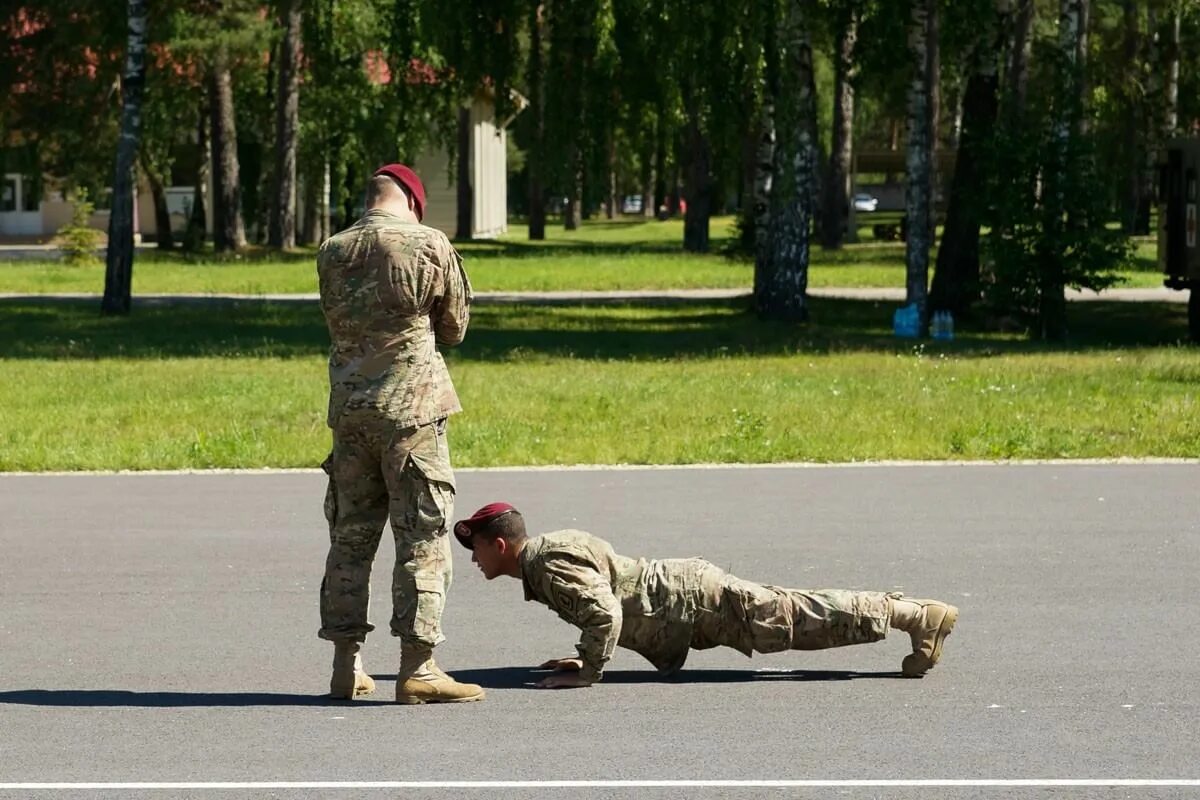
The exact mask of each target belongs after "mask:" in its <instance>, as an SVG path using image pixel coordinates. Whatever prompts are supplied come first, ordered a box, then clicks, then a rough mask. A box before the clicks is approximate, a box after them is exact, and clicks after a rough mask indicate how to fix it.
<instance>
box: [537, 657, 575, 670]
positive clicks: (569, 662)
mask: <svg viewBox="0 0 1200 800" xmlns="http://www.w3.org/2000/svg"><path fill="white" fill-rule="evenodd" d="M538 669H552V670H554V671H555V672H579V670H581V669H583V660H582V659H579V658H552V659H550V660H549V661H545V662H543V663H542V664H539V665H538Z"/></svg>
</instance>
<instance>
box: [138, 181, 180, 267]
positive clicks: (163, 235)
mask: <svg viewBox="0 0 1200 800" xmlns="http://www.w3.org/2000/svg"><path fill="white" fill-rule="evenodd" d="M142 172H144V173H145V174H146V182H147V183H149V184H150V196H151V197H152V198H153V200H154V239H155V243H156V244H157V245H158V249H159V250H174V249H175V237H174V236H172V235H171V212H170V210H169V209H168V208H167V193H166V190H165V189H164V188H163V178H162V176H161V175H159V174H158V173H157V172H155V171H154V170H153V169H149V168H147V165H146V163H145V161H144V160H143V162H142Z"/></svg>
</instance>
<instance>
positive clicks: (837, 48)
mask: <svg viewBox="0 0 1200 800" xmlns="http://www.w3.org/2000/svg"><path fill="white" fill-rule="evenodd" d="M835 12H836V15H837V16H836V21H835V32H836V36H835V42H834V51H833V59H834V62H833V63H834V78H833V81H834V83H833V136H832V137H831V143H830V147H829V175H828V176H827V179H826V182H825V219H824V220H823V222H824V225H823V226H822V227H823V232H822V237H821V245H822V246H823V247H826V248H830V249H837V248H839V247H841V246H842V242H843V240H844V238H845V236H846V226H847V224H848V222H849V211H850V188H851V187H850V167H851V164H850V159H851V157H852V154H853V150H854V78H855V75H856V73H857V71H858V70H857V64H856V63H855V52H854V48H855V45H856V44H857V43H858V22H859V16H860V14H861V7H860V2H859V0H841V2H840V3H839V4H838V5H837V8H836V9H835ZM852 238H853V236H852Z"/></svg>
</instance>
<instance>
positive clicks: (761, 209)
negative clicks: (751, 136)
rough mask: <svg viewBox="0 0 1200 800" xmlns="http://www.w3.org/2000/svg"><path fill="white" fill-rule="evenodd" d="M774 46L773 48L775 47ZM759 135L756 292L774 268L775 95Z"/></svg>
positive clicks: (768, 101) (764, 110)
mask: <svg viewBox="0 0 1200 800" xmlns="http://www.w3.org/2000/svg"><path fill="white" fill-rule="evenodd" d="M772 49H774V48H772ZM776 91H777V90H776ZM758 128H759V136H758V142H757V147H756V148H755V156H754V189H753V198H752V202H753V210H752V213H753V214H754V264H755V270H754V296H755V297H759V296H760V295H762V294H764V293H765V292H766V289H767V287H766V285H765V284H764V283H763V282H764V280H765V279H766V277H767V273H768V271H769V270H770V269H771V265H772V261H771V195H772V192H771V189H772V184H773V182H774V176H775V97H774V93H773V92H771V91H768V92H767V93H766V96H765V97H764V98H763V105H762V116H761V118H760V121H759V125H758Z"/></svg>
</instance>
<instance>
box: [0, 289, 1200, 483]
mask: <svg viewBox="0 0 1200 800" xmlns="http://www.w3.org/2000/svg"><path fill="white" fill-rule="evenodd" d="M813 311H814V321H813V322H812V323H810V324H808V325H804V326H795V325H786V324H779V323H766V322H762V321H759V320H757V319H756V318H755V317H753V316H752V315H750V314H748V313H747V312H746V311H745V310H744V309H743V308H742V307H741V306H739V305H738V304H736V303H700V304H692V303H688V304H680V305H677V306H671V307H647V306H608V305H603V306H601V305H595V306H566V307H542V306H513V307H483V308H480V309H478V310H477V312H476V314H475V317H474V320H473V322H472V327H471V331H470V333H469V336H468V339H467V342H466V343H465V344H464V346H463V347H461V348H459V349H457V350H454V351H452V352H451V355H450V359H449V360H450V364H451V370H452V373H453V375H454V379H455V382H456V384H457V386H458V388H459V391H460V394H461V396H462V400H463V405H464V407H465V408H466V409H467V410H466V412H465V413H463V414H461V415H458V416H457V417H455V419H454V421H453V423H452V425H451V442H452V446H453V448H454V454H455V462H456V463H457V464H458V465H460V466H486V465H502V464H520V465H524V464H574V463H644V464H676V463H693V462H776V461H846V460H865V459H890V458H912V459H943V458H950V459H957V458H961V459H1007V458H1045V457H1067V458H1075V457H1104V456H1189V457H1195V456H1200V356H1198V355H1197V352H1196V350H1195V349H1193V348H1187V347H1182V346H1177V345H1176V344H1174V343H1176V342H1178V341H1179V340H1181V339H1183V338H1184V336H1185V333H1186V322H1185V319H1184V317H1185V313H1186V312H1185V310H1184V308H1183V307H1182V306H1179V305H1177V304H1148V303H1106V302H1098V303H1088V304H1078V305H1073V306H1072V308H1071V314H1072V339H1071V342H1070V343H1069V344H1068V345H1066V346H1062V347H1047V346H1041V345H1035V344H1031V343H1029V342H1026V341H1024V340H1021V339H1019V338H1016V337H1014V336H1006V335H1001V334H993V333H987V334H985V333H979V332H972V331H969V330H967V331H963V330H960V331H959V333H960V336H959V338H958V339H957V340H956V341H954V342H950V343H939V344H929V343H926V344H924V345H917V346H915V347H914V346H912V344H911V343H908V344H906V343H902V342H898V341H897V340H895V339H893V338H892V337H891V336H890V328H889V324H890V323H889V318H890V314H891V307H890V306H888V305H886V304H878V303H872V302H866V301H849V300H830V299H818V300H816V301H814V303H813ZM326 346H327V337H326V333H325V330H324V326H323V324H322V322H321V319H320V316H319V313H318V311H317V310H316V308H315V307H313V306H311V305H308V304H268V303H257V302H247V303H237V304H229V305H224V306H221V307H220V308H219V310H218V309H214V308H206V307H198V306H157V307H153V306H152V307H143V308H139V309H137V310H136V311H135V313H134V314H133V315H132V316H131V317H129V318H126V319H113V318H103V317H100V316H99V315H97V313H96V311H95V307H94V305H93V304H90V303H89V304H34V303H18V302H4V303H0V408H3V409H4V414H3V415H2V417H0V470H35V471H37V470H76V469H117V468H129V469H150V468H204V467H265V466H276V467H311V466H315V465H316V464H317V463H319V462H320V460H321V458H322V457H323V456H324V454H325V452H326V450H327V447H328V442H329V435H328V431H327V430H326V428H325V425H324V404H325V397H326V394H325V393H326V385H327V384H326V378H325V368H324V353H325V348H326Z"/></svg>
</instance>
